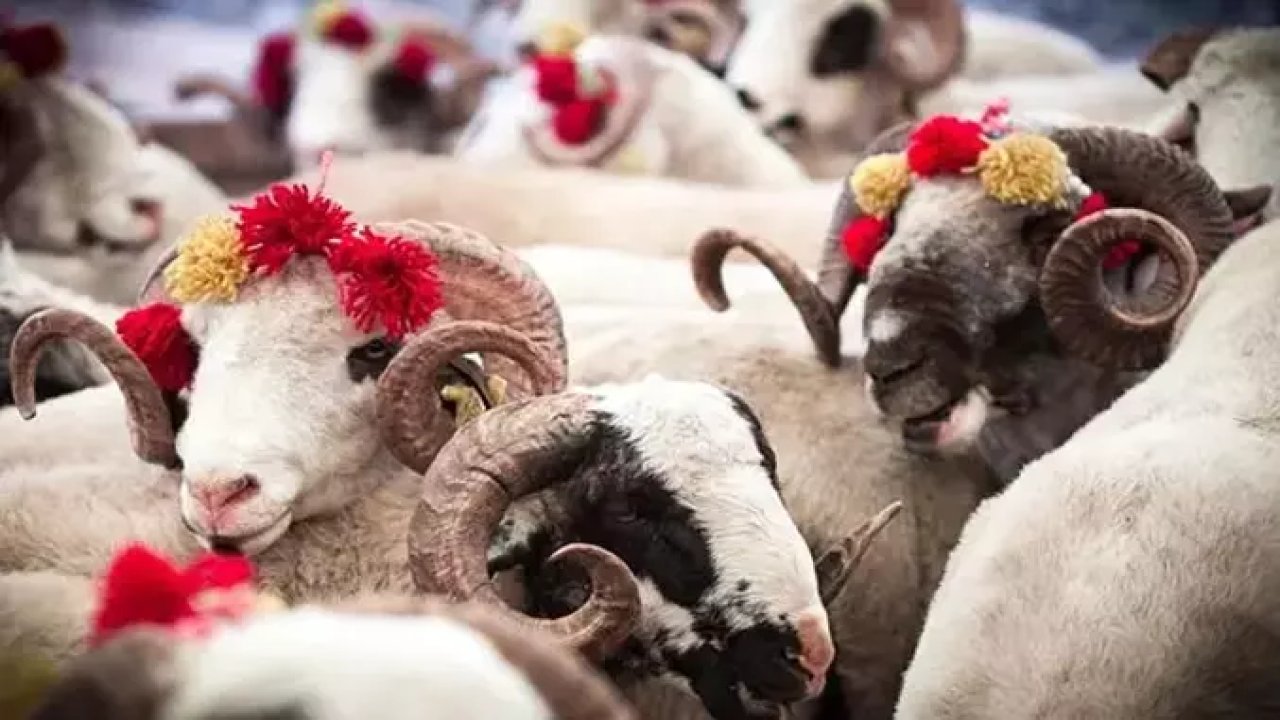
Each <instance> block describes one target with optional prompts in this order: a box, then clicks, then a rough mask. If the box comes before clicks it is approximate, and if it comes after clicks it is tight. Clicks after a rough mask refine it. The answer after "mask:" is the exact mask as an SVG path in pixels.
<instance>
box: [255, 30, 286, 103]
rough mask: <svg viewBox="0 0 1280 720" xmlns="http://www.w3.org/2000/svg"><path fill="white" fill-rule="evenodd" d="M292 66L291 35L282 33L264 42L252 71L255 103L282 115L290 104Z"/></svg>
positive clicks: (259, 48) (270, 36) (260, 46)
mask: <svg viewBox="0 0 1280 720" xmlns="http://www.w3.org/2000/svg"><path fill="white" fill-rule="evenodd" d="M292 65H293V35H291V34H289V33H283V32H282V33H275V34H272V35H268V36H267V37H266V38H265V39H263V41H262V43H261V44H260V45H259V46H258V63H257V65H255V66H254V68H253V79H252V82H253V91H254V94H255V95H256V96H257V98H258V103H259V104H261V105H262V106H263V107H265V108H267V109H268V110H270V111H271V112H273V113H276V114H282V113H284V108H285V105H286V104H288V102H289V92H290V89H289V85H290V72H291V67H292Z"/></svg>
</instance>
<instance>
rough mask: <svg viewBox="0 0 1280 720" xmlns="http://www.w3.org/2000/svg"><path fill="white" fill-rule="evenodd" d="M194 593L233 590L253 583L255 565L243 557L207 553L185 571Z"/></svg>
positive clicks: (184, 575) (184, 574)
mask: <svg viewBox="0 0 1280 720" xmlns="http://www.w3.org/2000/svg"><path fill="white" fill-rule="evenodd" d="M182 574H183V577H184V578H185V579H186V582H187V583H188V587H190V588H191V590H192V592H196V591H198V590H205V589H208V588H233V587H236V586H239V585H246V584H248V583H250V582H252V581H253V564H252V563H250V562H249V560H248V559H247V558H245V557H244V556H243V555H218V554H216V553H206V554H204V555H201V556H200V557H198V558H196V560H195V561H194V562H192V563H191V564H190V565H188V566H187V569H186V570H184V571H183V573H182Z"/></svg>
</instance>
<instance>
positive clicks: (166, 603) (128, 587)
mask: <svg viewBox="0 0 1280 720" xmlns="http://www.w3.org/2000/svg"><path fill="white" fill-rule="evenodd" d="M194 615H195V610H194V608H192V607H191V598H190V593H189V591H188V583H187V581H186V579H185V578H184V577H183V576H182V573H181V572H180V571H179V570H178V569H177V568H176V567H174V565H173V563H171V562H169V561H168V560H167V559H165V558H163V557H161V556H160V555H157V554H156V553H154V552H152V551H151V550H149V549H148V548H147V547H146V546H144V545H140V544H135V545H130V546H128V547H126V548H125V549H124V550H123V551H122V552H120V553H119V554H118V555H117V556H116V558H115V559H114V560H112V562H111V565H110V566H109V567H108V568H107V572H106V576H105V577H104V578H103V582H102V590H101V599H100V601H99V603H98V610H97V612H96V613H95V615H94V619H93V632H92V634H91V635H90V638H89V644H90V645H99V644H101V643H102V642H104V641H106V640H109V639H110V638H111V636H112V635H114V634H115V633H117V632H119V631H121V630H125V629H127V628H130V627H133V626H136V625H158V626H160V627H173V626H174V625H177V624H178V623H179V622H181V621H182V620H185V619H187V618H190V617H193V616H194Z"/></svg>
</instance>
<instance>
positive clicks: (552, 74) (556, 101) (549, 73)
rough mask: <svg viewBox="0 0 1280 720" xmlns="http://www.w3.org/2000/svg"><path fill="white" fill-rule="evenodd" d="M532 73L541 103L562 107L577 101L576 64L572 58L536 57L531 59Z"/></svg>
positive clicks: (555, 56)
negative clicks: (535, 79)
mask: <svg viewBox="0 0 1280 720" xmlns="http://www.w3.org/2000/svg"><path fill="white" fill-rule="evenodd" d="M533 72H534V76H535V77H536V78H537V84H536V88H535V89H536V90H537V93H538V98H539V99H540V100H542V102H545V103H549V104H551V105H564V104H566V103H571V102H573V101H574V100H577V99H578V64H577V62H575V61H574V59H573V58H572V57H564V56H559V55H538V56H537V57H535V58H534V59H533Z"/></svg>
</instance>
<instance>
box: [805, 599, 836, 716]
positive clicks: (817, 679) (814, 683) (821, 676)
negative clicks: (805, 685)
mask: <svg viewBox="0 0 1280 720" xmlns="http://www.w3.org/2000/svg"><path fill="white" fill-rule="evenodd" d="M796 633H797V634H798V635H799V636H800V667H802V668H804V669H805V671H807V672H808V673H809V676H810V678H811V680H810V681H809V694H810V695H811V696H812V695H817V694H818V693H820V692H822V688H823V685H825V683H826V678H827V670H830V669H831V663H832V662H833V661H835V659H836V647H835V644H834V643H832V642H831V630H830V629H828V627H827V614H826V613H825V612H823V611H821V610H806V611H804V612H802V613H800V614H799V615H798V616H797V617H796Z"/></svg>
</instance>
